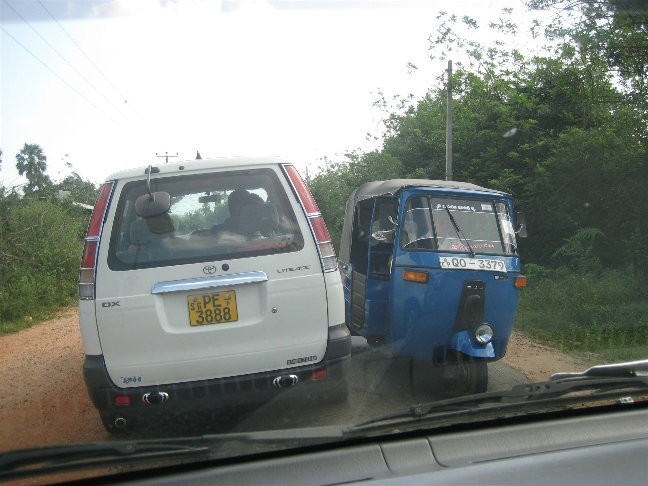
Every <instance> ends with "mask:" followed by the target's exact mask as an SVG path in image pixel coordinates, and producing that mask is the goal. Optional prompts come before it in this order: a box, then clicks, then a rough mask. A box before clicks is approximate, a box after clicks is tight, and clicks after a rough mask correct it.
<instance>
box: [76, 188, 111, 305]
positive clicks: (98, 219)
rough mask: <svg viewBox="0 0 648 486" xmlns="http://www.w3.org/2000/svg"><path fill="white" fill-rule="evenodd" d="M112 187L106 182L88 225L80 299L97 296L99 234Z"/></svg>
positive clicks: (80, 271)
mask: <svg viewBox="0 0 648 486" xmlns="http://www.w3.org/2000/svg"><path fill="white" fill-rule="evenodd" d="M112 188H113V183H112V182H108V183H106V184H104V186H103V187H102V188H101V193H99V197H98V198H97V202H96V203H95V206H94V209H93V210H92V216H90V224H89V225H88V232H87V234H86V237H85V245H84V246H83V256H82V257H81V269H80V270H79V298H80V299H94V297H95V292H94V290H95V287H94V283H95V266H96V264H97V251H98V250H99V236H100V235H101V229H102V226H103V221H104V215H105V214H106V208H107V207H108V200H109V199H110V194H111V193H112Z"/></svg>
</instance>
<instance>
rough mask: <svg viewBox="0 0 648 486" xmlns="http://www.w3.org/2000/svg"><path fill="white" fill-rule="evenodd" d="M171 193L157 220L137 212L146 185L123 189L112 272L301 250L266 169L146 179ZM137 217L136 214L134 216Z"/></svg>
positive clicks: (110, 259)
mask: <svg viewBox="0 0 648 486" xmlns="http://www.w3.org/2000/svg"><path fill="white" fill-rule="evenodd" d="M151 192H152V193H156V195H157V193H161V194H163V195H165V196H166V194H168V195H169V197H168V199H169V200H170V208H169V209H168V211H164V212H162V214H155V215H151V214H138V210H139V209H138V208H141V205H136V201H137V200H138V198H141V197H144V198H148V197H149V196H148V190H147V188H146V181H145V180H141V181H135V182H129V183H127V184H125V185H124V187H123V189H122V191H121V194H120V197H119V203H118V206H117V210H116V214H115V219H114V223H113V228H112V235H111V239H110V248H109V250H108V266H109V268H110V269H111V270H130V269H135V268H150V267H160V266H167V265H178V264H183V263H197V262H204V261H214V260H222V259H233V258H242V257H251V256H260V255H270V254H275V253H283V252H292V251H298V250H301V249H302V248H303V246H304V239H303V236H302V234H301V232H300V230H299V227H298V225H297V221H296V219H295V214H294V212H293V210H292V208H291V205H290V202H289V200H288V198H287V196H286V193H285V192H284V189H283V187H282V186H281V184H280V182H279V179H278V177H277V174H276V173H275V172H274V171H273V170H271V169H250V170H236V171H227V172H210V173H202V174H194V175H186V176H174V177H165V178H155V179H151ZM140 213H141V211H140Z"/></svg>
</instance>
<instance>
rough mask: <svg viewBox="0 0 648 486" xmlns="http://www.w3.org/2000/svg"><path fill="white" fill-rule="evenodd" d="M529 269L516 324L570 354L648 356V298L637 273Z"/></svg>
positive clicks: (622, 358)
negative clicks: (587, 272) (585, 272)
mask: <svg viewBox="0 0 648 486" xmlns="http://www.w3.org/2000/svg"><path fill="white" fill-rule="evenodd" d="M530 270H531V271H530V272H529V271H527V274H529V286H528V287H527V288H526V289H524V291H523V292H522V296H521V298H520V306H519V308H518V316H517V319H516V329H518V330H519V331H521V332H523V333H524V334H525V335H527V336H530V337H532V338H534V339H537V340H538V341H539V342H541V343H543V344H546V345H549V346H552V347H555V348H557V349H559V350H560V351H563V352H565V353H568V354H573V355H581V356H584V355H586V354H591V353H594V354H595V355H598V356H600V358H601V361H603V362H618V361H630V360H637V359H646V358H647V357H648V298H647V294H646V290H645V289H646V285H645V283H644V282H643V279H642V278H641V276H640V274H639V273H638V272H636V271H634V270H633V269H631V268H629V269H624V270H605V271H601V272H598V273H589V274H581V275H578V274H575V273H573V272H570V271H568V270H565V269H561V270H545V269H540V268H538V267H535V268H534V267H532V268H531V269H530Z"/></svg>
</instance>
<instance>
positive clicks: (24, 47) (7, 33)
mask: <svg viewBox="0 0 648 486" xmlns="http://www.w3.org/2000/svg"><path fill="white" fill-rule="evenodd" d="M0 29H2V31H3V32H4V33H5V34H6V35H7V36H9V37H10V38H11V39H13V41H14V42H15V43H16V44H18V45H19V46H20V47H22V48H23V49H24V50H25V51H27V53H28V54H30V55H31V56H32V57H33V58H34V59H36V60H37V61H38V62H39V63H41V64H42V65H43V66H44V67H45V68H46V69H47V70H48V71H49V72H51V73H52V74H53V75H54V76H56V77H57V78H58V79H59V80H60V81H61V82H62V83H63V84H65V85H66V86H67V87H68V88H70V89H71V90H72V91H74V92H75V93H76V94H78V95H79V96H80V97H81V98H83V99H84V100H85V101H86V102H87V103H88V104H89V105H90V106H92V107H93V108H94V109H95V110H97V111H98V112H99V113H101V114H102V115H103V116H105V117H106V118H107V119H108V120H110V121H112V122H113V123H116V122H115V120H113V119H112V118H111V117H110V116H108V115H107V114H106V113H105V112H104V111H103V110H102V109H101V108H99V107H98V106H97V105H95V104H94V103H93V102H92V101H90V100H89V99H88V98H86V97H85V96H84V95H83V94H81V92H79V90H77V89H76V88H75V87H74V86H72V85H71V84H70V83H68V82H67V81H66V80H65V79H63V78H62V77H61V76H60V75H59V74H58V73H57V72H56V71H54V70H53V69H52V68H51V67H49V66H48V65H47V64H45V63H44V62H43V61H42V60H41V59H40V58H39V57H38V56H37V55H36V54H34V53H33V52H32V51H30V50H29V49H28V48H27V47H26V46H25V45H24V44H23V43H22V42H20V41H19V40H18V39H16V38H15V37H14V36H13V35H11V34H10V33H9V32H8V31H7V29H5V28H4V27H3V26H2V25H0Z"/></svg>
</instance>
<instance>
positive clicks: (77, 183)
mask: <svg viewBox="0 0 648 486" xmlns="http://www.w3.org/2000/svg"><path fill="white" fill-rule="evenodd" d="M54 188H55V189H56V190H59V191H66V192H69V193H70V196H69V197H70V198H71V199H72V200H73V201H74V202H77V203H83V204H90V205H92V204H94V203H95V201H96V199H97V196H98V195H99V189H98V188H97V186H95V184H93V183H92V182H91V181H88V180H84V179H82V178H81V176H80V175H79V174H78V173H77V172H72V174H70V175H68V176H67V177H66V178H65V179H63V180H62V181H61V182H59V183H57V184H55V185H54Z"/></svg>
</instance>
